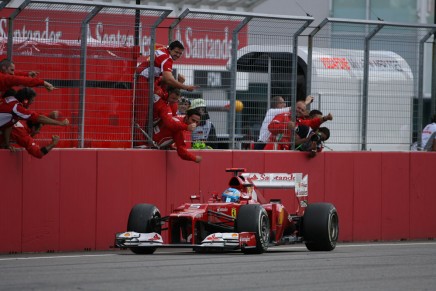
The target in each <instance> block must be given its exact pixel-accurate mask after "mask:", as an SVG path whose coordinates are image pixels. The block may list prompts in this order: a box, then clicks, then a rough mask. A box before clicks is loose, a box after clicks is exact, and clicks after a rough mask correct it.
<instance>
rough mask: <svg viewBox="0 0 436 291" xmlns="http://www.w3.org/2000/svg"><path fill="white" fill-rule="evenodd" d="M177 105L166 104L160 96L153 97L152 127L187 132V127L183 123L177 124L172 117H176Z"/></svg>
mask: <svg viewBox="0 0 436 291" xmlns="http://www.w3.org/2000/svg"><path fill="white" fill-rule="evenodd" d="M177 106H178V105H177V103H174V104H168V102H167V101H165V100H164V99H163V98H161V97H160V96H154V104H153V125H154V126H155V125H157V124H160V123H162V124H160V126H165V127H168V128H170V130H171V131H174V130H187V129H188V125H187V124H186V123H184V122H178V121H176V119H174V118H173V117H176V116H177Z"/></svg>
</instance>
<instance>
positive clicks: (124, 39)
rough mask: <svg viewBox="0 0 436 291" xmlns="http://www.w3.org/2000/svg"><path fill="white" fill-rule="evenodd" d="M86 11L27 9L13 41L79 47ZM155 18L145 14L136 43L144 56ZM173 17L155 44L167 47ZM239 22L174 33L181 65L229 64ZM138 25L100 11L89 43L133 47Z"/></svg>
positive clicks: (193, 22) (2, 25)
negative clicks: (180, 50)
mask: <svg viewBox="0 0 436 291" xmlns="http://www.w3.org/2000/svg"><path fill="white" fill-rule="evenodd" d="M11 11H12V10H11V9H3V10H2V11H1V12H0V17H1V19H0V38H3V40H4V39H6V38H7V37H8V20H7V18H6V17H7V16H8V15H9V14H10V12H11ZM85 17H86V13H83V12H74V13H73V12H71V11H52V10H34V9H25V10H24V11H23V12H22V13H21V14H20V15H19V16H18V17H17V18H16V20H15V21H14V27H13V34H14V37H15V38H16V40H15V41H25V40H27V41H34V42H36V43H38V42H42V43H44V44H55V43H66V44H69V45H75V46H77V45H80V42H79V40H80V37H81V21H82V19H84V18H85ZM156 19H157V17H156V16H141V19H140V25H139V32H138V43H139V46H140V52H141V53H142V55H148V54H149V49H150V42H151V37H150V32H151V29H150V27H151V25H152V24H153V23H154V22H155V21H156ZM173 21H174V19H171V18H168V19H165V20H164V21H163V22H162V23H161V25H160V26H159V27H158V28H157V30H156V43H160V44H167V43H168V27H169V26H170V24H171V23H172V22H173ZM236 25H238V22H237V21H228V20H226V21H224V20H210V19H200V18H195V19H186V20H183V21H181V22H180V24H179V25H178V26H177V27H176V28H175V29H174V31H173V37H172V38H173V39H174V40H176V39H177V40H180V41H181V42H182V43H183V45H184V46H185V52H184V54H183V57H182V58H181V59H180V60H179V61H178V63H180V64H202V65H204V64H206V65H226V64H227V62H228V60H229V58H230V55H231V49H232V46H233V43H232V30H233V28H234V27H235V26H236ZM134 27H135V22H134V17H133V16H132V15H128V16H126V15H120V14H108V13H104V14H103V13H100V14H98V15H97V16H96V17H94V18H93V19H92V21H91V22H90V23H89V25H88V27H87V30H88V45H91V46H105V47H107V46H115V47H120V46H121V47H123V46H124V47H125V46H133V45H134V43H135V35H134V34H135V32H134ZM246 44H247V33H246V29H245V30H242V32H241V33H240V36H239V39H238V47H242V46H245V45H246Z"/></svg>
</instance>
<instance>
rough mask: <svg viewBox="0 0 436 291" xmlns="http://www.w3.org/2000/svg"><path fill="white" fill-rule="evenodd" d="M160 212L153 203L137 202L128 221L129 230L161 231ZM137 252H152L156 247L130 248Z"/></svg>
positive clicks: (141, 253)
mask: <svg viewBox="0 0 436 291" xmlns="http://www.w3.org/2000/svg"><path fill="white" fill-rule="evenodd" d="M160 218H161V215H160V212H159V209H157V208H156V206H154V205H151V204H137V205H135V206H134V207H133V208H132V210H130V214H129V220H128V222H127V231H134V232H139V233H149V232H156V233H159V234H160V233H161V224H160ZM130 250H131V251H132V252H134V253H135V254H140V255H143V254H152V253H154V251H155V250H156V248H152V247H137V248H130Z"/></svg>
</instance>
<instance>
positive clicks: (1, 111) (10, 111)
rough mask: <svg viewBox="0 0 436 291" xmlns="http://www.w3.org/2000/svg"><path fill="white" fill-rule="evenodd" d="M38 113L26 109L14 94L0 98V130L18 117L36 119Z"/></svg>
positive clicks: (35, 120) (18, 118) (14, 121)
mask: <svg viewBox="0 0 436 291" xmlns="http://www.w3.org/2000/svg"><path fill="white" fill-rule="evenodd" d="M38 117H39V114H38V113H36V112H34V111H30V110H28V109H26V108H25V107H24V106H23V104H21V103H20V102H19V101H18V100H17V99H16V98H15V97H14V96H10V97H6V98H3V99H0V130H3V129H6V128H8V127H11V126H12V125H14V123H16V122H17V121H18V120H20V119H25V120H31V121H33V122H37V121H38Z"/></svg>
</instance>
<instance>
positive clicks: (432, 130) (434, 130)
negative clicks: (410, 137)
mask: <svg viewBox="0 0 436 291" xmlns="http://www.w3.org/2000/svg"><path fill="white" fill-rule="evenodd" d="M421 148H422V150H424V151H430V152H436V114H434V115H433V116H432V118H431V123H429V124H427V125H426V126H425V127H424V129H423V130H422V135H421Z"/></svg>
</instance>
